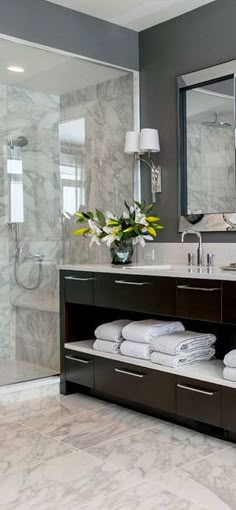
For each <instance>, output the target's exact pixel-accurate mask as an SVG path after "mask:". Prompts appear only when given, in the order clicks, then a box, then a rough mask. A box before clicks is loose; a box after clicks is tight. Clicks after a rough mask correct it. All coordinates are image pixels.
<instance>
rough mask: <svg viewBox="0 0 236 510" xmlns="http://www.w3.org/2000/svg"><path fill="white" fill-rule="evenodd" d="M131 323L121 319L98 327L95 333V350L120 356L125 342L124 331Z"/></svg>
mask: <svg viewBox="0 0 236 510" xmlns="http://www.w3.org/2000/svg"><path fill="white" fill-rule="evenodd" d="M129 322H130V321H129V320H126V319H120V320H117V321H113V322H107V323H105V324H101V325H100V326H98V327H97V328H96V329H95V332H94V334H95V336H96V340H95V342H94V344H93V348H94V349H96V350H97V351H102V352H110V353H111V354H119V352H120V346H121V343H122V342H123V337H122V330H123V328H124V326H126V325H127V324H129Z"/></svg>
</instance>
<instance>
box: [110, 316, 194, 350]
mask: <svg viewBox="0 0 236 510" xmlns="http://www.w3.org/2000/svg"><path fill="white" fill-rule="evenodd" d="M183 330H184V326H183V324H182V323H181V322H173V321H158V320H153V319H147V320H143V321H135V322H130V323H129V324H127V326H125V327H124V329H123V332H122V336H123V338H124V340H125V341H124V342H122V344H121V347H120V352H121V354H123V355H124V356H131V357H133V358H140V359H150V357H151V353H152V347H151V342H152V339H153V338H157V337H158V336H159V335H166V334H171V333H174V332H176V331H183Z"/></svg>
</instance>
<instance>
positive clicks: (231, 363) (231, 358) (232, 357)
mask: <svg viewBox="0 0 236 510" xmlns="http://www.w3.org/2000/svg"><path fill="white" fill-rule="evenodd" d="M224 364H225V365H226V367H230V368H235V369H236V349H233V350H232V351H230V352H228V354H226V356H225V357H224Z"/></svg>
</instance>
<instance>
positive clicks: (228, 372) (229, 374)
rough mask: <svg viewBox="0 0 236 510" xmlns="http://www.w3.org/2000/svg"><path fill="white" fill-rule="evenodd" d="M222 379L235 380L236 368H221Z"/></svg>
mask: <svg viewBox="0 0 236 510" xmlns="http://www.w3.org/2000/svg"><path fill="white" fill-rule="evenodd" d="M223 377H224V379H228V381H234V382H236V368H230V367H225V368H224V370H223Z"/></svg>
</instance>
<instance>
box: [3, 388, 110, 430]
mask: <svg viewBox="0 0 236 510" xmlns="http://www.w3.org/2000/svg"><path fill="white" fill-rule="evenodd" d="M103 407H109V404H106V402H103V401H102V400H98V399H94V398H91V397H87V396H84V395H69V396H67V397H65V396H63V395H56V396H51V397H44V398H36V399H32V400H28V401H25V402H16V403H14V404H6V405H0V416H5V417H8V419H9V420H12V421H18V422H23V423H24V421H26V420H29V418H32V417H36V421H38V426H39V424H40V423H41V422H40V419H41V418H42V420H44V418H45V419H46V420H47V418H46V416H47V415H48V414H51V413H56V417H57V418H63V417H66V416H70V415H71V414H79V413H82V412H84V411H90V410H97V409H100V408H103ZM50 422H51V420H50Z"/></svg>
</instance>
